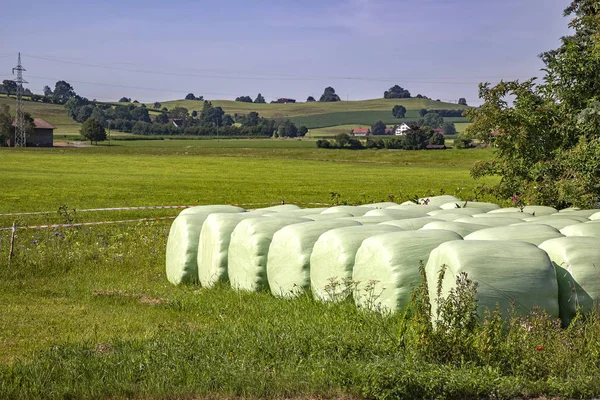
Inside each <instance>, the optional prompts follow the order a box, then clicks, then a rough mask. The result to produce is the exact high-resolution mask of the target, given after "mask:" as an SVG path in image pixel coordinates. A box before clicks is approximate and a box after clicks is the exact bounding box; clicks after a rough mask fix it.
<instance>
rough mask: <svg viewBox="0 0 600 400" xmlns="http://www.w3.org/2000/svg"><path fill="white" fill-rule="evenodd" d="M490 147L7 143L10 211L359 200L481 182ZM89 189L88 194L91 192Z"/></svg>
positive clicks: (2, 199)
mask: <svg viewBox="0 0 600 400" xmlns="http://www.w3.org/2000/svg"><path fill="white" fill-rule="evenodd" d="M489 154H490V153H489V151H488V150H483V151H465V152H462V151H461V152H459V151H458V150H449V151H440V152H427V151H420V152H410V151H397V150H361V151H351V150H325V149H318V148H316V146H315V145H314V142H312V141H308V140H307V141H298V140H269V139H267V140H228V141H216V140H214V141H201V140H194V141H191V140H190V141H188V140H180V141H176V140H174V141H171V140H164V141H158V140H154V141H119V142H116V141H115V142H113V143H112V145H111V146H110V147H109V146H108V145H107V144H103V145H102V146H93V147H86V148H52V149H1V150H0V156H1V158H2V163H0V173H2V174H3V175H5V176H8V175H10V176H11V179H9V180H6V181H5V184H4V187H3V190H2V191H1V192H0V211H4V212H11V211H23V210H34V211H44V210H46V209H48V208H49V209H54V208H57V207H58V206H60V205H63V204H67V205H69V206H70V207H75V208H89V207H101V206H105V207H112V206H115V205H155V204H166V203H169V204H220V203H233V202H261V201H279V200H281V199H284V200H286V201H287V202H294V201H326V200H327V199H328V198H329V197H330V193H331V192H336V193H339V194H340V195H341V196H342V197H343V198H346V199H348V200H352V201H358V200H359V199H361V198H366V199H377V200H380V199H383V198H387V196H388V195H389V194H391V193H393V194H395V195H396V196H406V195H408V194H415V193H423V194H426V193H428V191H430V190H433V191H439V190H441V189H443V190H445V191H447V192H449V191H454V190H456V189H457V188H465V190H468V189H472V188H474V187H475V186H476V185H477V183H476V182H474V181H472V180H471V178H470V177H469V171H468V169H469V167H470V166H471V165H472V164H473V163H474V162H475V161H477V160H479V159H481V158H482V157H487V156H488V155H489ZM82 188H85V190H82Z"/></svg>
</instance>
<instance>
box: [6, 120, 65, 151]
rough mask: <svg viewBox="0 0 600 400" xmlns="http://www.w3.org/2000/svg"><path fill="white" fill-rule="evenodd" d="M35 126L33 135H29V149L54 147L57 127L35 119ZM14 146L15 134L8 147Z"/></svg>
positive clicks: (9, 140)
mask: <svg viewBox="0 0 600 400" xmlns="http://www.w3.org/2000/svg"><path fill="white" fill-rule="evenodd" d="M33 125H34V129H33V133H31V134H29V135H27V147H52V145H53V144H54V129H55V127H54V126H53V125H51V124H50V123H48V122H47V121H45V120H43V119H41V118H34V119H33ZM13 126H15V124H14V123H13ZM14 146H15V134H14V133H13V134H12V135H11V136H10V138H9V139H8V147H14Z"/></svg>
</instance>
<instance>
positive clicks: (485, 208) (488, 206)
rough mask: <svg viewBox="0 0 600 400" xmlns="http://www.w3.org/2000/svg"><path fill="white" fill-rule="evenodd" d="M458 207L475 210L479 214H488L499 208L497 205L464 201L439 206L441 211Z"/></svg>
mask: <svg viewBox="0 0 600 400" xmlns="http://www.w3.org/2000/svg"><path fill="white" fill-rule="evenodd" d="M457 204H458V205H459V206H460V208H467V209H468V208H476V209H478V210H479V212H480V213H481V212H488V211H492V210H497V209H499V208H500V206H499V205H498V204H494V203H484V202H480V201H464V202H454V201H453V202H449V203H444V204H442V205H441V206H440V208H441V209H442V210H453V209H455V208H457V207H456V205H457Z"/></svg>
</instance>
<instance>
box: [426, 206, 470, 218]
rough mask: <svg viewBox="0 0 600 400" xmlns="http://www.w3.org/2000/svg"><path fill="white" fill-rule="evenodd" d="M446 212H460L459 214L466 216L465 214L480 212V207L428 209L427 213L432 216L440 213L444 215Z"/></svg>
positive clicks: (452, 213)
mask: <svg viewBox="0 0 600 400" xmlns="http://www.w3.org/2000/svg"><path fill="white" fill-rule="evenodd" d="M446 214H451V215H455V214H460V215H461V216H463V217H464V216H467V215H475V214H481V209H479V208H448V209H443V210H433V211H429V212H428V213H427V215H430V216H432V217H436V218H437V217H438V216H441V215H446Z"/></svg>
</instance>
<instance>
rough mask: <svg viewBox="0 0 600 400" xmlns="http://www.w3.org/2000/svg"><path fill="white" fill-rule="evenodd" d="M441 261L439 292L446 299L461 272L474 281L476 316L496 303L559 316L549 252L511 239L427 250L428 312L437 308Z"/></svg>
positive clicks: (503, 311) (469, 242) (459, 244)
mask: <svg viewBox="0 0 600 400" xmlns="http://www.w3.org/2000/svg"><path fill="white" fill-rule="evenodd" d="M442 266H445V272H444V276H443V280H442V286H441V289H442V290H441V297H442V298H445V299H447V298H448V294H449V293H450V290H452V289H456V278H457V276H458V275H459V274H460V273H462V272H466V273H467V275H468V278H469V279H471V280H473V281H475V282H477V283H478V287H477V297H476V298H477V300H478V302H477V308H478V312H479V315H480V316H483V315H484V311H485V310H486V309H489V310H492V311H493V310H494V309H495V307H496V304H497V305H498V307H499V310H500V311H501V312H502V313H503V314H504V315H506V312H507V310H510V309H511V308H512V305H513V304H514V307H515V310H516V311H517V312H519V313H523V314H525V313H527V312H529V311H530V310H531V309H532V308H534V307H540V308H541V309H543V310H545V311H546V312H547V313H548V314H549V315H551V316H552V317H558V312H559V307H558V284H557V282H556V274H555V272H554V267H553V266H552V263H551V261H550V259H549V258H548V255H547V254H546V252H544V251H543V250H540V249H539V248H538V247H537V246H535V245H532V244H530V243H525V242H515V241H485V240H482V241H478V240H472V241H467V240H464V241H462V240H461V241H454V242H448V243H443V244H441V245H440V246H439V247H438V248H437V249H435V250H433V251H432V252H431V256H430V257H429V261H428V262H427V267H426V275H427V284H428V291H429V298H430V301H431V307H432V310H431V311H432V317H433V318H434V319H435V318H436V314H437V308H438V301H437V287H438V279H439V276H440V271H441V269H442Z"/></svg>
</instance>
